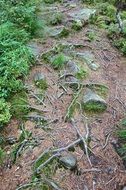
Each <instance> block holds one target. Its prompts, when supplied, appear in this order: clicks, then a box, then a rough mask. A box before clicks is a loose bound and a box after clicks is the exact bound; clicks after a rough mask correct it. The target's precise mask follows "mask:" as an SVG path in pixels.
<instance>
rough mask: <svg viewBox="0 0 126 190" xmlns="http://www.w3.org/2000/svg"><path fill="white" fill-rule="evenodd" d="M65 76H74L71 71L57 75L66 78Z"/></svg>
mask: <svg viewBox="0 0 126 190" xmlns="http://www.w3.org/2000/svg"><path fill="white" fill-rule="evenodd" d="M66 77H74V75H73V74H72V73H65V74H63V75H61V76H60V77H59V79H62V78H66Z"/></svg>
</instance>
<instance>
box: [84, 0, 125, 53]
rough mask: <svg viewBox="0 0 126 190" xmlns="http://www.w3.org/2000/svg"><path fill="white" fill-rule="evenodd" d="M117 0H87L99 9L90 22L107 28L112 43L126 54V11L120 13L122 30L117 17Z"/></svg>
mask: <svg viewBox="0 0 126 190" xmlns="http://www.w3.org/2000/svg"><path fill="white" fill-rule="evenodd" d="M83 2H85V1H83ZM117 2H118V1H116V0H107V1H105V0H86V3H88V4H92V5H93V6H95V8H96V10H97V13H96V15H95V16H94V17H92V18H91V19H90V23H91V24H95V25H97V26H98V27H100V28H103V29H107V32H108V37H109V38H110V40H111V42H112V44H113V45H114V46H116V47H117V48H118V49H119V50H120V51H121V52H122V53H123V54H124V55H126V11H124V10H123V11H121V12H120V13H119V14H120V18H121V22H122V26H123V31H121V29H120V28H119V23H118V21H117V17H116V13H117V8H116V6H117ZM123 2H125V1H123ZM118 3H119V2H118Z"/></svg>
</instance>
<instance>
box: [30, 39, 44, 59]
mask: <svg viewBox="0 0 126 190" xmlns="http://www.w3.org/2000/svg"><path fill="white" fill-rule="evenodd" d="M27 46H28V48H29V49H30V51H31V52H32V53H33V55H34V56H35V57H37V56H39V55H40V54H41V46H40V45H39V44H38V43H37V42H32V41H31V42H29V43H28V45H27Z"/></svg>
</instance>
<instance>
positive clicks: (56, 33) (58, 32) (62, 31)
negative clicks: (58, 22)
mask: <svg viewBox="0 0 126 190" xmlns="http://www.w3.org/2000/svg"><path fill="white" fill-rule="evenodd" d="M48 33H49V36H50V37H54V38H59V37H65V36H68V34H69V30H68V29H67V28H65V27H64V26H60V27H52V28H50V29H49V31H48Z"/></svg>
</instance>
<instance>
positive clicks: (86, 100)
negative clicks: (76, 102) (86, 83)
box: [82, 90, 107, 112]
mask: <svg viewBox="0 0 126 190" xmlns="http://www.w3.org/2000/svg"><path fill="white" fill-rule="evenodd" d="M82 107H83V109H84V110H87V111H98V112H100V111H105V110H106V108H107V103H106V101H105V100H104V99H103V98H101V97H100V96H99V95H98V94H96V93H94V92H93V91H92V90H87V91H86V93H85V94H84V96H83V100H82Z"/></svg>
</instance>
